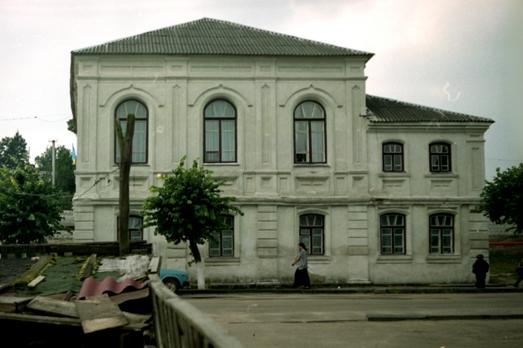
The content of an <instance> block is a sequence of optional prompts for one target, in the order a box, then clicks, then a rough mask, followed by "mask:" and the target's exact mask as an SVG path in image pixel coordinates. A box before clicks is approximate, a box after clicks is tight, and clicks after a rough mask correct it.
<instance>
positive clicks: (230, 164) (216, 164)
mask: <svg viewBox="0 0 523 348" xmlns="http://www.w3.org/2000/svg"><path fill="white" fill-rule="evenodd" d="M203 165H204V166H206V167H222V166H223V167H239V166H240V163H238V162H211V163H203Z"/></svg>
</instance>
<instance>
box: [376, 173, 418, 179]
mask: <svg viewBox="0 0 523 348" xmlns="http://www.w3.org/2000/svg"><path fill="white" fill-rule="evenodd" d="M378 177H380V178H410V173H407V172H381V173H379V174H378Z"/></svg>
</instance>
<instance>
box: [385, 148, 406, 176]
mask: <svg viewBox="0 0 523 348" xmlns="http://www.w3.org/2000/svg"><path fill="white" fill-rule="evenodd" d="M382 151H383V171H384V172H403V144H401V143H395V142H387V143H383V146H382Z"/></svg>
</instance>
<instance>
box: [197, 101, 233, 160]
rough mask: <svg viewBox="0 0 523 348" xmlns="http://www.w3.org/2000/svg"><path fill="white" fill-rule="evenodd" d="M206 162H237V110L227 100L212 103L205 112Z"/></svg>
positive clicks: (204, 156)
mask: <svg viewBox="0 0 523 348" xmlns="http://www.w3.org/2000/svg"><path fill="white" fill-rule="evenodd" d="M203 158H204V162H206V163H227V162H236V109H235V108H234V106H233V105H232V104H231V103H229V102H228V101H226V100H223V99H216V100H213V101H211V102H210V103H209V104H207V106H206V107H205V110H204V154H203Z"/></svg>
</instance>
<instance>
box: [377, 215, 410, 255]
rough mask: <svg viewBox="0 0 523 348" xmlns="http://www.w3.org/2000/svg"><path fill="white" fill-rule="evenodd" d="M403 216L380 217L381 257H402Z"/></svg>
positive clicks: (403, 238)
mask: <svg viewBox="0 0 523 348" xmlns="http://www.w3.org/2000/svg"><path fill="white" fill-rule="evenodd" d="M405 236H406V231H405V215H403V214H397V213H392V214H383V215H381V216H380V250H381V254H382V255H404V254H405V253H406V251H405V249H406V248H405V239H406V238H405Z"/></svg>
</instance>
